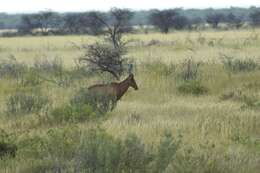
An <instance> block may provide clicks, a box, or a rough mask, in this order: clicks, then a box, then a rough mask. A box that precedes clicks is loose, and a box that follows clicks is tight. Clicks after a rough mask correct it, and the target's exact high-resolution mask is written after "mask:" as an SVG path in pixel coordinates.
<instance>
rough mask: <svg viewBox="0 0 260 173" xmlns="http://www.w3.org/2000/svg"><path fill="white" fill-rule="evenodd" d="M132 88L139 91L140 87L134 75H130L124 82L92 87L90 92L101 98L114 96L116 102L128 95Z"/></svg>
mask: <svg viewBox="0 0 260 173" xmlns="http://www.w3.org/2000/svg"><path fill="white" fill-rule="evenodd" d="M130 86H131V87H133V88H134V89H135V90H138V86H137V84H136V82H135V79H134V75H133V74H130V75H129V76H128V77H127V78H126V79H125V80H123V81H122V82H119V83H111V84H97V85H93V86H90V87H89V88H88V90H89V91H90V92H91V93H94V94H98V95H101V96H112V97H115V98H116V100H119V99H120V98H121V97H122V96H123V95H124V94H125V93H126V91H127V90H128V88H129V87H130Z"/></svg>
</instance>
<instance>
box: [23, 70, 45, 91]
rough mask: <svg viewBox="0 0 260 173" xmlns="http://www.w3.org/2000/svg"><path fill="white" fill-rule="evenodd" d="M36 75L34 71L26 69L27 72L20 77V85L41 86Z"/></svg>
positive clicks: (39, 79)
mask: <svg viewBox="0 0 260 173" xmlns="http://www.w3.org/2000/svg"><path fill="white" fill-rule="evenodd" d="M37 73H38V72H37V71H35V70H34V69H28V71H27V72H26V73H24V75H23V76H22V77H21V85H22V86H24V87H26V86H37V85H39V84H41V82H42V80H41V78H40V77H39V75H38V74H37Z"/></svg>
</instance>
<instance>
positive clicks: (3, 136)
mask: <svg viewBox="0 0 260 173" xmlns="http://www.w3.org/2000/svg"><path fill="white" fill-rule="evenodd" d="M16 151H17V146H16V145H15V143H14V142H13V140H12V139H11V137H10V135H9V134H7V133H6V132H5V131H4V130H1V129H0V159H2V158H4V157H6V156H11V157H15V155H16Z"/></svg>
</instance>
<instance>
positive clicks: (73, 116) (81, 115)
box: [51, 104, 96, 122]
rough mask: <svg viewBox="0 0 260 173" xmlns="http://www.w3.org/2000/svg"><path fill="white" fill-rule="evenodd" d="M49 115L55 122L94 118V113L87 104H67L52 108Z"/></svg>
mask: <svg viewBox="0 0 260 173" xmlns="http://www.w3.org/2000/svg"><path fill="white" fill-rule="evenodd" d="M51 115H52V117H53V118H54V119H55V120H56V121H57V122H62V121H66V122H67V121H70V122H81V121H84V120H87V119H93V118H96V113H95V112H94V111H93V109H92V107H91V106H90V105H88V104H73V105H70V104H67V105H65V106H61V107H58V108H54V109H53V110H52V112H51Z"/></svg>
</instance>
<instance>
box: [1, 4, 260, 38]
mask: <svg viewBox="0 0 260 173" xmlns="http://www.w3.org/2000/svg"><path fill="white" fill-rule="evenodd" d="M115 11H120V9H117V10H115V9H111V10H110V11H109V12H99V11H89V12H80V13H57V12H53V11H42V12H39V13H35V14H14V15H9V14H5V13H0V29H17V30H18V33H19V34H21V35H22V34H35V33H37V34H42V35H49V34H91V35H98V34H102V33H104V32H106V31H104V28H110V27H109V26H107V25H112V24H113V21H114V20H115V14H114V12H115ZM121 12H122V13H119V14H117V15H116V16H117V17H118V18H120V17H124V18H125V20H123V21H125V24H124V28H123V29H124V32H130V31H132V30H133V28H134V27H135V26H139V28H144V27H146V26H153V28H156V29H158V30H160V31H161V32H163V33H168V32H169V31H170V30H172V29H174V30H182V29H197V28H198V27H200V26H206V25H208V26H211V27H212V28H215V29H217V28H219V26H220V24H225V25H226V26H227V27H228V28H237V29H238V28H240V27H242V26H243V25H245V24H246V25H248V26H253V27H257V26H260V8H256V7H251V8H248V9H246V8H234V7H232V8H229V9H211V8H209V9H204V10H199V9H188V10H184V9H167V10H148V11H131V10H128V9H121ZM135 28H136V27H135ZM121 29H122V28H121Z"/></svg>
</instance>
